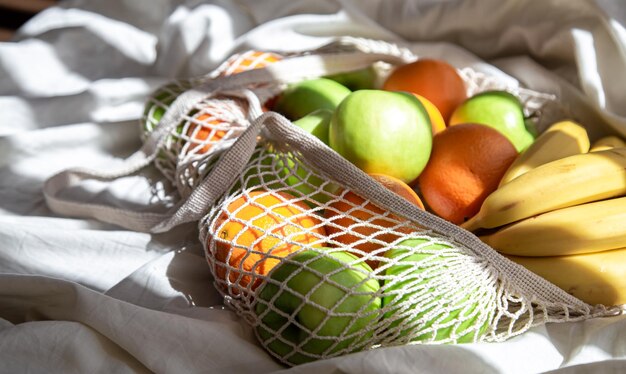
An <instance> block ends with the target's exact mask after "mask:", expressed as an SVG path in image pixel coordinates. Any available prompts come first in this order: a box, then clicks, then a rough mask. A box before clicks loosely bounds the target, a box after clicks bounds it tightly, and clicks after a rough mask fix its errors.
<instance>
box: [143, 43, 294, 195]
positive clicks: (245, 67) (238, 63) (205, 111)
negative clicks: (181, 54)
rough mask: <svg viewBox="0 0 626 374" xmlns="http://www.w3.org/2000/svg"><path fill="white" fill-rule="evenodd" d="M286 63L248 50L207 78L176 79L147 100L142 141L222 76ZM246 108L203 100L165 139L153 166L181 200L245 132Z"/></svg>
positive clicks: (236, 102) (233, 100) (234, 102)
mask: <svg viewBox="0 0 626 374" xmlns="http://www.w3.org/2000/svg"><path fill="white" fill-rule="evenodd" d="M281 59H282V56H281V55H279V54H276V53H272V52H265V51H253V50H251V51H245V52H243V53H238V54H234V55H232V56H231V57H230V58H228V59H227V60H226V61H225V62H224V63H222V64H221V65H220V66H219V67H218V68H217V69H215V70H214V71H212V72H211V73H210V74H208V75H206V76H200V77H194V78H190V79H180V80H175V81H172V82H169V83H167V84H165V85H163V86H161V87H159V88H157V89H156V90H155V91H154V92H152V94H151V95H150V96H149V97H148V99H147V100H146V104H145V106H144V111H143V114H142V117H141V119H140V127H141V137H142V139H143V140H144V141H145V140H146V139H148V137H149V136H150V134H151V133H152V132H153V131H154V130H155V129H156V128H157V126H159V123H160V122H161V120H162V118H163V115H164V114H165V113H166V112H167V110H168V109H169V108H170V107H171V106H172V104H173V103H174V101H176V99H177V98H178V97H179V96H181V95H182V94H183V93H185V92H187V91H189V90H190V89H192V88H198V87H202V86H203V85H205V84H207V83H209V82H211V80H213V79H215V78H217V77H227V76H230V75H234V74H238V73H241V72H244V71H249V70H253V69H258V68H262V67H264V66H267V65H268V64H271V63H274V62H277V61H279V60H281ZM245 105H246V103H245V102H242V101H241V100H240V99H237V98H232V97H231V98H229V97H222V98H211V99H202V100H200V101H198V102H195V103H193V105H192V106H191V107H188V108H187V110H186V112H184V113H182V114H181V115H180V116H179V123H178V124H177V126H175V127H173V128H172V129H171V130H170V132H169V135H168V136H167V137H166V138H165V141H164V142H163V144H162V145H161V147H160V149H159V153H158V156H157V157H156V159H155V161H154V164H155V166H156V167H157V168H158V169H159V170H160V171H161V173H162V174H163V175H164V176H165V177H166V178H167V179H168V180H169V181H170V182H172V183H173V184H175V185H176V187H177V189H178V191H179V192H180V193H181V195H182V197H187V196H188V195H189V194H190V193H191V190H192V189H193V187H194V186H195V185H196V184H197V183H198V181H199V180H200V179H201V178H202V176H203V175H205V174H206V172H207V165H211V163H212V161H214V160H215V157H214V156H216V155H217V154H219V153H220V152H221V151H223V150H224V149H226V148H227V147H228V145H229V140H232V139H235V138H236V137H237V136H238V135H239V134H240V133H241V131H242V130H243V129H244V128H245V126H246V120H247V117H248V114H247V108H246V106H245Z"/></svg>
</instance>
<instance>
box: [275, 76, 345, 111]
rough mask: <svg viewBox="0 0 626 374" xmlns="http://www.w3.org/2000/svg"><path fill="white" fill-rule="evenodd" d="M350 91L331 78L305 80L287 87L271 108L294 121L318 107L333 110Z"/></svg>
mask: <svg viewBox="0 0 626 374" xmlns="http://www.w3.org/2000/svg"><path fill="white" fill-rule="evenodd" d="M350 92H351V91H350V90H349V89H348V88H347V87H346V86H343V85H342V84H340V83H337V82H335V81H334V80H331V79H327V78H317V79H310V80H305V81H302V82H298V83H293V84H291V85H290V86H289V87H287V89H285V91H284V92H283V93H282V94H281V95H280V97H279V98H278V99H277V101H276V104H275V105H274V106H273V110H274V111H276V112H278V113H280V114H282V115H284V116H285V117H287V118H289V119H290V120H292V121H295V120H297V119H300V118H302V117H304V116H306V115H307V114H309V113H311V112H314V111H316V110H318V109H330V110H335V108H336V107H337V105H339V103H340V102H341V101H342V100H343V99H344V98H345V97H346V96H348V94H350Z"/></svg>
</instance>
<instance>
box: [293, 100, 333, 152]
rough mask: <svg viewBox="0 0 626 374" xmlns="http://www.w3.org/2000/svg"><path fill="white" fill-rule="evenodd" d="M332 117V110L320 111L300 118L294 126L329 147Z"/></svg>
mask: <svg viewBox="0 0 626 374" xmlns="http://www.w3.org/2000/svg"><path fill="white" fill-rule="evenodd" d="M332 116H333V111H332V110H330V109H318V110H316V111H313V112H311V113H309V114H307V115H306V116H304V117H302V118H300V119H299V120H297V121H294V122H293V124H294V125H296V126H298V127H300V128H301V129H303V130H304V131H306V132H308V133H309V134H312V135H313V136H315V137H316V138H318V139H319V140H321V141H322V142H323V143H324V144H326V145H328V127H329V126H330V119H331V118H332Z"/></svg>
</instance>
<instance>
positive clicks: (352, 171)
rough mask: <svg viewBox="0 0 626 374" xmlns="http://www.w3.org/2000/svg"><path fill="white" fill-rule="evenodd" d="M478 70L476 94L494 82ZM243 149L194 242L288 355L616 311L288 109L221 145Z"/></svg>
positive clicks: (452, 337) (261, 334)
mask: <svg viewBox="0 0 626 374" xmlns="http://www.w3.org/2000/svg"><path fill="white" fill-rule="evenodd" d="M468 76H469V77H471V75H468V74H467V73H466V77H468ZM474 78H476V76H474ZM479 78H480V79H479ZM479 78H476V82H475V83H478V84H477V85H475V86H472V85H469V87H470V89H471V88H472V87H474V88H475V89H477V90H480V89H486V88H487V87H483V86H481V85H480V82H483V83H484V82H486V81H488V80H486V79H484V77H479ZM492 83H493V82H492ZM476 87H478V88H476ZM515 93H516V94H518V95H520V96H523V95H529V96H532V97H534V98H535V99H539V100H538V101H541V100H540V99H541V98H542V97H543V96H542V95H541V94H536V95H533V94H532V93H531V92H530V91H527V90H521V89H520V90H517V92H515ZM520 93H521V94H520ZM526 102H531V103H534V104H533V105H536V104H537V101H533V100H526ZM539 109H541V108H539ZM257 135H258V137H257ZM243 149H245V150H246V152H245V153H244V154H245V156H246V157H247V158H249V161H248V162H247V163H246V161H245V160H244V161H242V163H241V164H240V165H238V170H239V173H238V174H237V178H235V180H234V181H233V182H232V183H231V184H230V187H229V189H228V192H227V193H226V194H225V195H223V196H222V198H221V199H219V200H218V201H217V202H216V204H215V205H214V206H213V207H212V209H211V210H210V212H209V213H208V214H207V215H206V216H205V217H204V218H203V219H202V221H201V222H200V236H201V237H200V239H201V241H202V242H203V244H204V247H205V249H206V255H207V260H208V262H209V265H210V268H211V270H212V273H213V275H214V277H215V284H216V286H217V288H218V290H219V291H220V292H221V293H222V294H223V296H224V300H225V303H226V304H227V305H230V306H231V307H232V308H234V309H235V310H236V311H237V312H238V313H239V314H240V315H241V316H243V317H244V318H245V319H246V320H247V321H248V322H249V323H250V324H251V325H252V326H254V328H255V332H256V334H257V337H258V338H259V341H260V342H261V344H263V346H264V347H265V348H266V349H267V350H268V351H269V352H270V353H271V354H272V355H273V356H275V357H276V358H277V359H278V360H280V361H281V362H283V363H285V364H288V365H297V364H301V363H305V362H309V361H313V360H317V359H322V358H329V357H334V356H339V355H343V354H347V353H350V352H355V351H362V350H367V349H374V348H377V347H385V346H393V345H400V344H420V343H440V344H441V343H466V342H478V341H486V342H497V341H503V340H506V339H508V338H511V337H513V336H516V335H518V334H521V333H523V332H524V331H526V330H528V329H529V328H530V327H532V326H536V325H539V324H543V323H547V322H565V321H574V320H580V319H586V318H591V317H594V316H600V315H606V314H608V313H610V311H608V310H607V309H606V308H603V307H592V306H590V305H587V304H585V303H584V302H582V301H580V300H578V299H576V298H574V297H572V296H571V295H569V294H567V293H566V292H564V291H562V290H561V289H559V288H557V287H556V286H554V285H552V284H550V283H548V282H546V281H545V280H544V279H542V278H540V277H538V276H536V275H534V274H533V273H531V272H529V271H527V270H525V269H524V268H522V267H520V266H518V265H515V264H513V263H512V262H510V261H509V260H507V259H506V258H504V257H502V256H501V255H499V254H498V253H497V252H495V251H494V250H493V249H491V248H490V247H488V246H487V245H485V244H484V243H482V242H480V240H478V239H477V238H476V237H475V236H474V235H472V234H471V233H469V232H467V231H465V230H463V229H461V228H459V227H458V226H456V225H453V224H451V223H449V222H447V221H444V220H442V219H440V218H438V217H435V216H433V215H431V214H429V213H427V212H425V211H424V210H423V209H422V208H421V207H419V206H417V205H416V204H415V203H414V202H411V201H410V199H408V200H407V199H406V198H403V197H401V196H399V195H398V194H396V193H395V192H392V191H391V190H389V189H388V188H386V187H385V186H384V181H383V183H382V184H381V183H380V180H376V179H374V178H372V176H369V175H367V174H365V173H364V172H363V171H361V170H360V169H358V168H356V167H355V166H354V165H352V164H351V163H350V162H348V161H347V160H346V159H344V158H343V157H341V156H340V155H339V154H337V153H336V152H335V151H333V150H332V149H330V148H329V147H328V146H327V145H326V144H324V143H323V142H322V141H320V140H319V139H317V138H315V137H313V136H311V135H310V134H309V133H307V132H306V131H303V130H302V129H300V128H298V127H296V126H294V125H293V124H292V123H291V122H289V121H288V120H287V119H286V118H285V117H283V116H280V115H278V114H276V113H266V114H263V115H261V116H260V117H258V118H257V119H256V120H255V121H254V122H253V123H252V125H251V126H250V127H249V128H248V129H247V130H246V132H245V133H244V134H243V135H242V136H241V137H240V138H239V139H238V140H237V141H236V142H235V144H234V145H233V148H232V149H231V150H229V151H227V152H226V153H227V154H228V153H231V152H240V151H241V150H243ZM247 158H246V159H247ZM231 159H233V158H231ZM243 163H245V165H244V164H243ZM232 166H233V165H231V167H232ZM216 167H217V168H220V167H226V165H225V164H224V163H218V164H217V166H216Z"/></svg>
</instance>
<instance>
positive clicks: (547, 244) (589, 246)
mask: <svg viewBox="0 0 626 374" xmlns="http://www.w3.org/2000/svg"><path fill="white" fill-rule="evenodd" d="M480 239H481V240H482V241H483V242H485V243H487V244H489V245H490V246H491V247H493V248H494V249H496V250H497V251H499V252H501V253H506V254H509V255H516V256H563V255H573V254H582V253H591V252H599V251H606V250H610V249H614V248H621V247H626V197H621V198H615V199H608V200H602V201H596V202H591V203H587V204H582V205H576V206H572V207H567V208H563V209H557V210H553V211H551V212H547V213H543V214H540V215H538V216H534V217H530V218H526V219H524V220H521V221H518V222H515V223H512V224H511V225H508V226H505V227H503V228H501V229H500V230H498V231H496V232H495V233H493V234H489V235H485V236H481V237H480Z"/></svg>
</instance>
